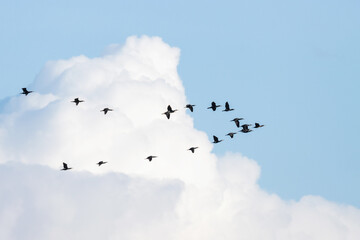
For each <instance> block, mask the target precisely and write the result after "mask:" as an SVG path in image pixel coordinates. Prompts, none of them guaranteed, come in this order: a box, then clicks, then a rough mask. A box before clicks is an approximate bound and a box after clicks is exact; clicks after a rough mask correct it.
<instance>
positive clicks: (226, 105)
mask: <svg viewBox="0 0 360 240" xmlns="http://www.w3.org/2000/svg"><path fill="white" fill-rule="evenodd" d="M233 110H234V109H233V108H230V105H229V103H228V102H226V103H225V109H224V110H223V112H230V111H233Z"/></svg>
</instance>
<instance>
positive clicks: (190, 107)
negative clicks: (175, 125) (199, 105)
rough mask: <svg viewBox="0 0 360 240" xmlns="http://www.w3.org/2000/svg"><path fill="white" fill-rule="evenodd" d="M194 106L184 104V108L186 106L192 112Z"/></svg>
mask: <svg viewBox="0 0 360 240" xmlns="http://www.w3.org/2000/svg"><path fill="white" fill-rule="evenodd" d="M194 106H196V105H193V104H186V106H185V108H188V109H190V112H193V111H194Z"/></svg>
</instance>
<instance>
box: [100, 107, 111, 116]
mask: <svg viewBox="0 0 360 240" xmlns="http://www.w3.org/2000/svg"><path fill="white" fill-rule="evenodd" d="M109 111H114V110H113V109H110V108H104V109H103V110H101V111H100V112H104V115H105V114H107V113H108V112H109Z"/></svg>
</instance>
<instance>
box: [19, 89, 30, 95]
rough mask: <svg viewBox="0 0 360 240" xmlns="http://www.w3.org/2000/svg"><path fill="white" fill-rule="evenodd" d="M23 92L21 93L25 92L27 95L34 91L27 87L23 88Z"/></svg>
mask: <svg viewBox="0 0 360 240" xmlns="http://www.w3.org/2000/svg"><path fill="white" fill-rule="evenodd" d="M22 91H23V92H22V93H21V94H24V95H25V96H27V95H28V94H29V93H32V92H33V91H28V90H27V89H26V88H22Z"/></svg>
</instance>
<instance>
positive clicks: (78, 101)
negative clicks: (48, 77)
mask: <svg viewBox="0 0 360 240" xmlns="http://www.w3.org/2000/svg"><path fill="white" fill-rule="evenodd" d="M71 102H73V103H75V104H76V106H77V105H79V103H81V102H85V101H84V100H79V98H75V99H74V101H71Z"/></svg>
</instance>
